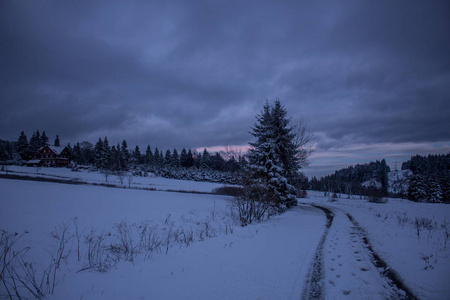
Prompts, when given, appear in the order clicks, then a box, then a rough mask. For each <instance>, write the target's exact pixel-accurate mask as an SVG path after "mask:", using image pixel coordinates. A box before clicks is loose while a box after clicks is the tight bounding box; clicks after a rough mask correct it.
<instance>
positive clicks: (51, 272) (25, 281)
mask: <svg viewBox="0 0 450 300" xmlns="http://www.w3.org/2000/svg"><path fill="white" fill-rule="evenodd" d="M27 233H28V232H24V233H22V234H18V233H17V232H16V233H8V232H6V231H4V230H2V231H1V234H0V281H1V283H2V285H3V287H4V288H5V290H6V293H7V294H8V297H9V298H10V299H16V298H17V299H28V298H29V296H30V295H31V296H32V297H34V298H36V299H42V298H43V297H45V296H46V294H53V292H54V290H55V286H56V284H57V281H56V272H57V270H58V268H59V266H57V264H56V262H57V259H55V258H56V257H57V256H56V257H55V256H54V255H53V256H52V260H51V262H50V264H49V265H48V267H47V268H45V269H44V270H43V271H42V272H40V273H41V274H40V276H39V274H38V272H37V269H36V267H35V265H34V264H32V263H29V262H28V261H26V259H25V254H26V253H27V252H28V251H29V250H30V249H31V248H30V247H24V248H19V249H16V244H17V242H18V241H19V240H20V239H21V238H22V237H23V236H24V235H25V234H27ZM62 240H65V239H62ZM58 251H59V252H60V253H64V251H62V250H61V249H58ZM39 278H40V280H39Z"/></svg>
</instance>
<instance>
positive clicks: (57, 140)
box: [53, 135, 61, 147]
mask: <svg viewBox="0 0 450 300" xmlns="http://www.w3.org/2000/svg"><path fill="white" fill-rule="evenodd" d="M53 146H55V147H59V146H61V142H60V141H59V135H56V138H55V142H54V143H53Z"/></svg>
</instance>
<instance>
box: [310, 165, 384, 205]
mask: <svg viewBox="0 0 450 300" xmlns="http://www.w3.org/2000/svg"><path fill="white" fill-rule="evenodd" d="M389 172H390V168H389V166H387V165H386V161H385V160H384V159H383V160H382V161H376V162H371V163H369V164H361V165H360V164H358V165H355V166H350V167H348V168H345V169H341V170H337V171H335V172H334V174H332V175H328V176H325V177H321V178H320V179H317V178H316V177H313V178H312V179H311V180H310V181H309V182H308V188H309V189H312V190H316V191H323V192H326V193H333V194H334V193H341V194H347V195H363V196H364V195H366V196H372V195H374V194H377V195H378V196H383V197H384V196H387V195H388V173H389ZM370 181H372V182H374V181H375V182H377V183H379V184H378V185H371V184H364V183H368V182H370Z"/></svg>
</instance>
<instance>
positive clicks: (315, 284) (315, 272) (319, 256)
mask: <svg viewBox="0 0 450 300" xmlns="http://www.w3.org/2000/svg"><path fill="white" fill-rule="evenodd" d="M312 206H314V207H316V208H318V209H320V210H322V211H323V212H324V213H325V216H326V218H327V223H326V225H325V230H324V232H323V234H322V237H321V238H320V241H319V244H318V245H317V249H316V253H315V254H314V261H313V263H312V265H311V268H310V271H309V272H308V277H307V279H306V283H305V288H304V289H303V293H302V299H324V287H323V281H324V261H323V247H324V244H325V239H326V238H327V235H328V231H329V229H330V227H331V224H332V223H333V218H334V213H333V212H332V211H331V210H329V209H328V208H325V207H322V206H318V205H312Z"/></svg>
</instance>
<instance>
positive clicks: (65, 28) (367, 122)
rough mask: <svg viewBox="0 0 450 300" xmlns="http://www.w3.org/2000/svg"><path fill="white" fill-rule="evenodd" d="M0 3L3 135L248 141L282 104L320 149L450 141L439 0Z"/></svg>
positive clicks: (445, 12) (448, 47) (447, 66)
mask: <svg viewBox="0 0 450 300" xmlns="http://www.w3.org/2000/svg"><path fill="white" fill-rule="evenodd" d="M167 2H169V3H167ZM0 6H1V9H0V39H1V47H0V64H1V65H0V67H1V69H0V80H1V82H0V101H1V106H2V110H1V112H0V126H1V128H2V130H1V137H0V138H3V139H10V140H15V139H16V138H17V136H18V134H19V133H20V131H21V130H25V131H26V132H27V133H28V134H31V132H32V131H33V130H36V129H41V130H46V131H47V132H49V133H51V134H54V135H56V134H59V135H60V136H62V137H63V139H64V141H66V142H69V141H70V142H72V143H73V142H75V141H81V140H84V139H91V141H95V140H96V139H98V137H100V136H102V137H103V136H108V138H110V140H114V141H115V142H117V141H121V139H124V138H126V139H127V140H128V142H129V144H131V145H134V144H139V145H141V146H145V145H147V144H151V145H152V146H158V147H161V148H173V147H177V148H181V147H203V146H217V145H225V144H230V145H245V144H247V142H248V141H249V139H250V136H249V135H248V130H249V127H250V126H251V124H252V123H253V122H254V116H255V114H257V113H258V112H259V111H260V109H261V107H262V105H263V103H264V101H265V100H266V99H269V100H273V99H274V98H276V97H279V98H280V99H281V101H282V102H283V103H284V104H285V105H286V107H287V109H288V111H289V113H290V114H291V115H293V118H294V119H295V118H297V117H300V116H303V117H304V118H305V119H306V121H307V122H308V124H309V126H310V128H311V129H312V131H314V132H316V135H317V142H318V144H317V147H318V149H323V150H325V149H332V148H333V147H343V146H348V145H349V144H370V143H426V142H428V143H430V142H443V143H445V142H448V141H449V134H448V128H450V118H449V116H450V105H448V100H449V99H448V97H449V96H448V95H449V94H450V93H449V92H450V59H449V55H448V53H450V39H449V38H448V36H449V33H450V16H449V11H450V7H449V4H448V3H447V2H445V1H379V2H376V3H374V2H365V1H345V2H344V3H342V2H339V3H338V2H335V1H326V2H323V1H314V2H313V3H310V2H306V1H276V2H275V1H274V2H259V3H256V4H255V3H253V2H250V1H235V2H233V1H227V2H214V1H180V2H175V1H152V2H146V1H127V2H122V1H63V2H61V1H2V3H1V4H0Z"/></svg>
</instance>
